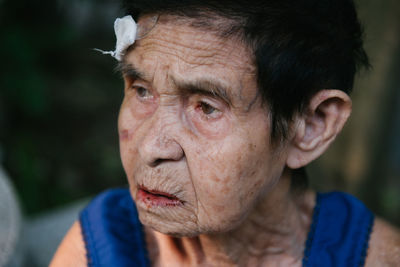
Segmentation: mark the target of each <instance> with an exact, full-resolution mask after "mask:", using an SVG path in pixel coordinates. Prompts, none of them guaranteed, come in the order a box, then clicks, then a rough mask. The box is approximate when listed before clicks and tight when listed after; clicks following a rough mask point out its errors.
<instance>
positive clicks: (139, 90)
mask: <svg viewBox="0 0 400 267" xmlns="http://www.w3.org/2000/svg"><path fill="white" fill-rule="evenodd" d="M132 89H133V90H134V91H135V92H136V95H137V96H138V97H139V98H142V99H148V98H151V97H153V95H152V94H151V92H150V91H149V90H147V89H146V88H144V87H142V86H137V85H132Z"/></svg>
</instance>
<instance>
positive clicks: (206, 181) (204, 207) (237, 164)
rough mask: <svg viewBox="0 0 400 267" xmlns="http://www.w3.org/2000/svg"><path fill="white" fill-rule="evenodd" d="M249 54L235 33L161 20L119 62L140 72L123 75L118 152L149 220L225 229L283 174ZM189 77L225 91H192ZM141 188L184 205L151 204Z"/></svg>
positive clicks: (175, 226) (166, 225)
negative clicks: (226, 35)
mask: <svg viewBox="0 0 400 267" xmlns="http://www.w3.org/2000/svg"><path fill="white" fill-rule="evenodd" d="M250 59H251V55H250V53H249V51H248V50H247V49H246V48H245V46H244V45H243V44H242V43H240V42H239V41H238V40H234V39H233V38H231V39H227V40H223V39H221V38H218V37H216V36H215V35H214V34H212V33H207V32H204V31H201V30H199V29H195V28H193V27H189V26H185V25H179V26H177V25H171V23H162V22H159V23H158V24H157V26H156V27H155V28H154V29H153V30H152V32H151V33H150V34H149V35H148V36H147V37H146V38H144V39H142V40H140V41H138V42H137V43H136V44H135V46H134V48H133V49H131V50H130V51H129V53H128V54H127V55H126V57H125V61H124V64H125V66H126V67H127V68H129V67H131V68H134V69H135V70H136V71H137V72H140V73H141V75H140V76H141V77H137V76H136V75H129V73H126V74H125V75H124V81H125V97H124V100H123V103H122V106H121V110H120V115H119V134H120V150H121V158H122V162H123V167H124V169H125V172H126V174H127V177H128V181H129V185H130V191H131V194H132V196H133V198H134V199H135V202H136V205H137V207H138V210H139V216H140V220H141V221H142V222H143V223H144V224H145V225H147V226H150V227H151V228H153V229H155V230H157V231H160V232H162V233H165V234H169V235H175V236H195V235H199V234H202V233H215V232H226V231H228V230H231V229H233V228H234V227H236V226H237V225H239V224H240V223H241V222H242V221H243V220H244V219H245V218H246V216H247V214H248V213H249V212H251V211H252V209H253V208H254V206H255V205H256V203H257V202H258V201H260V200H261V199H262V198H263V197H264V196H265V195H268V192H270V191H271V190H272V189H273V187H274V185H275V184H276V183H277V181H278V180H279V178H280V176H281V174H282V171H283V168H284V165H285V162H284V157H283V155H284V150H283V149H281V151H280V152H279V153H278V152H276V151H274V150H273V148H272V147H271V145H270V120H269V117H268V112H267V110H266V108H265V107H264V106H262V105H261V101H260V98H259V97H258V95H257V88H256V79H255V74H254V68H253V65H252V63H251V62H250V61H249V60H250ZM192 84H208V85H209V86H208V87H211V88H217V87H218V88H221V87H223V88H225V91H226V92H225V93H226V95H225V93H220V94H216V95H214V94H213V93H212V92H209V93H205V92H203V91H201V92H200V91H199V90H189V89H190V88H191V86H189V85H192ZM210 84H211V86H210ZM215 90H217V89H215ZM215 90H214V91H215ZM275 149H276V148H275ZM138 186H145V187H146V188H147V189H151V190H157V191H162V192H166V193H169V194H171V195H174V196H176V197H178V198H179V199H180V200H181V202H182V204H181V205H176V206H167V207H160V206H154V205H149V204H148V203H146V202H144V201H141V200H140V199H138V197H137V190H138Z"/></svg>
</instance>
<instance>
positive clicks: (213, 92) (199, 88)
mask: <svg viewBox="0 0 400 267" xmlns="http://www.w3.org/2000/svg"><path fill="white" fill-rule="evenodd" d="M173 83H174V84H175V86H176V87H177V88H178V90H179V92H180V94H181V95H191V94H198V95H206V96H212V97H218V98H220V99H222V100H223V101H225V102H226V103H227V104H229V105H232V99H233V98H232V96H231V95H230V94H229V90H228V88H227V87H226V86H224V85H223V84H222V83H221V82H219V81H217V80H210V79H196V80H194V81H178V80H175V79H173Z"/></svg>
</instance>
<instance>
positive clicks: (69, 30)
mask: <svg viewBox="0 0 400 267" xmlns="http://www.w3.org/2000/svg"><path fill="white" fill-rule="evenodd" d="M65 2H66V4H68V1H65ZM73 2H74V1H71V2H70V3H71V4H72V3H73ZM75 2H76V1H75ZM78 2H85V1H78ZM86 2H92V3H93V9H92V10H91V13H92V14H91V15H90V18H91V20H89V21H88V22H87V23H86V24H81V25H76V21H75V19H76V20H79V19H80V18H79V14H70V16H69V17H68V16H67V14H68V12H66V10H64V9H63V8H62V5H61V4H60V3H61V1H50V0H46V1H32V0H22V1H12V0H9V1H2V2H1V3H0V5H1V8H0V21H1V24H0V25H1V37H0V56H1V59H2V64H1V80H0V88H1V91H0V114H1V115H0V146H1V148H2V150H3V151H2V154H3V155H4V159H3V164H4V165H5V167H6V169H7V170H8V172H9V173H10V176H11V178H12V180H13V182H14V184H15V185H16V187H17V190H18V192H20V197H21V200H22V203H23V206H24V208H25V211H26V212H27V213H28V214H30V213H35V212H38V211H41V210H43V209H48V208H51V207H54V206H58V205H61V204H63V203H66V202H67V201H71V200H72V199H77V198H80V197H83V196H87V195H88V194H94V193H97V192H99V191H100V190H102V189H104V188H106V187H110V186H117V185H121V184H124V183H126V182H125V178H124V174H123V171H122V167H121V163H120V160H119V152H118V137H117V131H116V126H117V123H116V122H117V114H118V108H119V104H120V101H121V99H122V93H123V91H122V86H123V85H122V81H121V79H119V75H118V74H116V73H114V72H113V69H112V67H113V63H114V62H113V60H112V59H111V58H109V57H105V56H102V55H100V54H98V53H96V52H94V51H93V50H92V48H93V47H102V48H103V47H105V48H108V47H110V48H111V47H113V46H114V44H113V38H112V37H113V30H112V21H113V19H114V18H113V17H112V16H110V17H109V21H107V17H104V16H101V17H100V15H101V12H102V11H101V10H100V11H96V8H97V9H103V10H104V9H106V8H107V6H104V3H105V2H104V1H103V2H99V1H97V2H96V1H86ZM114 5H115V4H114ZM116 10H117V9H116ZM70 12H73V10H72V11H70ZM75 15H76V16H77V17H74V16H75ZM99 20H103V21H104V20H105V22H104V24H106V23H108V25H110V26H109V27H107V28H106V27H104V28H100V27H98V25H99ZM100 25H101V23H100Z"/></svg>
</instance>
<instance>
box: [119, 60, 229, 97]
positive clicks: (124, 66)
mask: <svg viewBox="0 0 400 267" xmlns="http://www.w3.org/2000/svg"><path fill="white" fill-rule="evenodd" d="M115 70H116V71H117V72H120V73H122V75H124V76H128V77H130V78H132V79H134V80H137V79H140V80H145V81H146V80H149V79H148V78H149V77H147V75H146V74H144V73H143V72H141V71H139V70H138V68H136V67H135V66H134V65H133V64H131V63H126V62H124V61H121V62H119V63H118V65H117V66H116V68H115ZM172 82H173V84H174V85H175V86H176V87H177V89H178V91H179V93H180V94H181V95H183V96H185V95H186V96H187V95H193V94H198V95H205V96H212V97H218V98H220V99H222V100H223V101H225V102H226V103H227V104H229V105H232V99H233V97H232V95H230V93H229V91H230V90H228V89H229V88H228V87H227V86H225V85H223V83H221V82H220V81H218V80H212V79H207V78H200V79H195V80H193V81H181V80H177V79H174V78H172Z"/></svg>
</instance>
